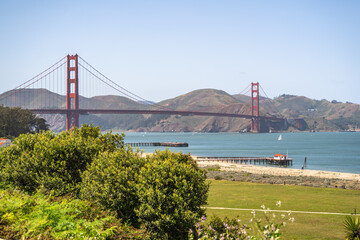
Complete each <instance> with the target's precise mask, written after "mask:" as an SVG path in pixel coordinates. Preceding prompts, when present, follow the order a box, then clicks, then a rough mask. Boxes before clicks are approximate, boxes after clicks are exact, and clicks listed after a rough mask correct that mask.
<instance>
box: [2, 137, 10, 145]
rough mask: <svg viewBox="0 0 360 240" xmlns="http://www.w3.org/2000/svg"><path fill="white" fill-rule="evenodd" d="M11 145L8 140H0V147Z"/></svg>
mask: <svg viewBox="0 0 360 240" xmlns="http://www.w3.org/2000/svg"><path fill="white" fill-rule="evenodd" d="M10 144H11V140H10V139H6V138H0V147H8V146H10Z"/></svg>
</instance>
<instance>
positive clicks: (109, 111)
mask: <svg viewBox="0 0 360 240" xmlns="http://www.w3.org/2000/svg"><path fill="white" fill-rule="evenodd" d="M29 110H31V111H33V112H34V113H36V114H67V113H72V114H80V115H88V114H163V115H181V116H213V117H234V118H245V119H266V120H275V121H285V118H277V117H269V116H258V117H256V116H251V115H246V114H236V113H218V112H200V111H175V110H126V109H76V110H75V109H70V110H68V109H29Z"/></svg>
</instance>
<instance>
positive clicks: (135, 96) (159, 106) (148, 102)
mask: <svg viewBox="0 0 360 240" xmlns="http://www.w3.org/2000/svg"><path fill="white" fill-rule="evenodd" d="M79 58H80V59H81V60H82V61H83V62H84V63H86V64H87V65H88V66H89V67H91V68H92V69H93V70H94V71H96V72H97V73H98V74H99V75H101V76H102V77H104V78H105V79H106V80H108V81H109V82H111V83H112V84H114V85H115V86H117V87H118V88H120V89H122V90H123V91H125V92H127V93H128V94H127V93H124V92H123V91H121V90H119V89H117V88H115V87H114V86H111V85H110V84H108V83H106V82H105V81H104V80H103V79H101V78H100V77H98V76H96V75H95V74H94V73H93V72H91V71H90V70H89V69H87V68H86V67H85V66H84V65H82V64H80V63H79V65H80V66H82V67H83V68H84V69H85V70H87V71H88V72H89V73H90V74H92V75H93V76H94V77H96V78H98V79H99V80H100V81H102V82H104V83H105V84H107V85H108V86H110V87H111V88H113V89H115V90H116V91H118V92H120V93H122V94H124V95H125V96H127V97H129V98H131V99H132V100H134V101H139V100H142V101H143V102H144V103H146V104H148V105H152V106H155V107H158V108H162V109H168V110H169V109H170V108H167V107H165V106H162V105H159V104H155V103H152V102H151V101H149V100H146V99H144V98H142V97H140V96H138V95H136V94H134V93H132V92H130V91H129V90H127V89H125V88H123V87H121V86H120V85H119V84H117V83H116V82H114V81H112V80H111V79H109V78H108V77H106V76H105V75H104V74H102V73H101V72H100V71H98V70H97V69H96V68H94V67H93V66H92V65H91V64H89V63H88V62H86V61H85V60H84V59H83V58H82V57H80V56H79ZM129 94H130V95H132V96H130V95H129ZM133 96H134V97H133ZM170 110H172V109H170Z"/></svg>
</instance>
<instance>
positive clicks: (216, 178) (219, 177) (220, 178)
mask: <svg viewBox="0 0 360 240" xmlns="http://www.w3.org/2000/svg"><path fill="white" fill-rule="evenodd" d="M214 179H215V180H223V179H224V178H223V177H222V176H219V175H216V176H215V177H214Z"/></svg>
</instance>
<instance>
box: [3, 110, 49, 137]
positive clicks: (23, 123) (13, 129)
mask: <svg viewBox="0 0 360 240" xmlns="http://www.w3.org/2000/svg"><path fill="white" fill-rule="evenodd" d="M48 128H49V125H48V124H46V121H45V119H43V118H39V117H37V116H36V115H35V114H34V113H33V112H32V111H30V110H27V109H21V108H17V107H16V108H10V107H4V106H0V137H7V138H14V137H17V136H19V135H20V134H24V133H34V132H39V131H40V130H48Z"/></svg>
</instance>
